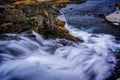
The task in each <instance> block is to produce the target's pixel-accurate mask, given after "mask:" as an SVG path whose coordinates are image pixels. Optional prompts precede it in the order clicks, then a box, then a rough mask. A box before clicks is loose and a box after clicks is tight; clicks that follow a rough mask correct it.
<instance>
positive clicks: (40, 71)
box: [0, 15, 120, 80]
mask: <svg viewBox="0 0 120 80" xmlns="http://www.w3.org/2000/svg"><path fill="white" fill-rule="evenodd" d="M59 18H61V19H63V20H64V21H66V19H65V17H64V15H61V16H59ZM66 28H67V29H68V30H69V31H70V33H71V34H73V35H74V36H76V37H78V38H80V39H83V40H84V42H83V43H76V42H71V41H69V40H65V39H50V40H44V39H43V38H42V37H41V35H39V34H38V33H36V32H34V31H28V32H24V33H21V34H12V33H11V34H3V35H1V36H2V37H1V38H0V80H105V79H107V78H108V77H109V76H111V75H112V72H113V71H114V69H115V65H116V63H117V62H116V57H115V54H114V53H115V52H120V42H119V41H116V40H115V38H114V37H113V36H111V35H108V34H92V33H91V34H89V33H87V32H84V31H81V30H78V29H75V28H73V27H72V26H71V27H70V26H68V24H67V22H66Z"/></svg>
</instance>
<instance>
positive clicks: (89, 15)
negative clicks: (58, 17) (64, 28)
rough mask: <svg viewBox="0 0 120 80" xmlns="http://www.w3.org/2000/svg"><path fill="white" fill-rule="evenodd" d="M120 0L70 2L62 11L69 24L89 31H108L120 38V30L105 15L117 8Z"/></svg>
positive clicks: (107, 32)
mask: <svg viewBox="0 0 120 80" xmlns="http://www.w3.org/2000/svg"><path fill="white" fill-rule="evenodd" d="M116 2H120V1H119V0H89V1H87V2H85V3H83V4H68V5H67V7H66V8H64V9H62V10H61V11H62V12H63V13H64V14H65V16H66V18H67V22H68V24H69V25H71V26H74V27H76V28H78V29H80V30H83V31H86V32H89V33H97V34H99V33H106V34H111V35H113V36H115V37H116V39H120V35H119V34H120V30H118V29H117V28H115V27H114V26H111V25H109V24H107V23H106V21H105V20H104V18H103V17H104V16H106V15H107V14H110V13H111V12H113V11H114V10H115V8H116V7H115V4H116Z"/></svg>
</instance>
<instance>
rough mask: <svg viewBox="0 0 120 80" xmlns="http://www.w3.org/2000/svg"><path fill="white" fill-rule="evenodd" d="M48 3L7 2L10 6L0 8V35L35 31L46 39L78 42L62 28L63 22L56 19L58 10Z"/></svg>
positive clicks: (36, 0) (26, 0) (15, 0)
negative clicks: (63, 39)
mask: <svg viewBox="0 0 120 80" xmlns="http://www.w3.org/2000/svg"><path fill="white" fill-rule="evenodd" d="M49 1H51V0H46V1H45V0H35V1H33V0H23V1H19V0H8V1H7V2H11V3H12V4H10V5H7V6H6V7H4V6H3V7H2V8H0V17H1V18H0V34H3V33H20V32H24V31H28V30H35V31H36V32H38V33H40V34H41V35H42V36H43V37H44V38H46V39H49V38H65V39H69V40H72V41H79V39H78V38H76V37H74V36H72V35H71V34H70V33H69V31H68V30H66V29H65V28H64V25H65V22H64V21H62V20H59V19H58V18H57V16H58V10H56V9H55V8H53V5H51V3H52V2H49ZM56 1H57V0H56ZM58 1H61V0H58ZM66 1H67V0H66ZM53 2H54V1H53ZM63 2H64V1H63ZM4 3H5V1H4ZM55 4H58V3H55Z"/></svg>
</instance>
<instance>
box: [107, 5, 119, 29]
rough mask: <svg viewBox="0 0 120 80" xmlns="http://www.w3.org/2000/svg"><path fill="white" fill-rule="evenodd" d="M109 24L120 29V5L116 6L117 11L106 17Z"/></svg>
mask: <svg viewBox="0 0 120 80" xmlns="http://www.w3.org/2000/svg"><path fill="white" fill-rule="evenodd" d="M105 19H106V20H107V21H108V23H109V24H112V25H114V26H116V27H117V28H119V29H120V3H117V4H116V10H115V11H114V12H112V13H110V14H109V15H107V16H106V17H105Z"/></svg>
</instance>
